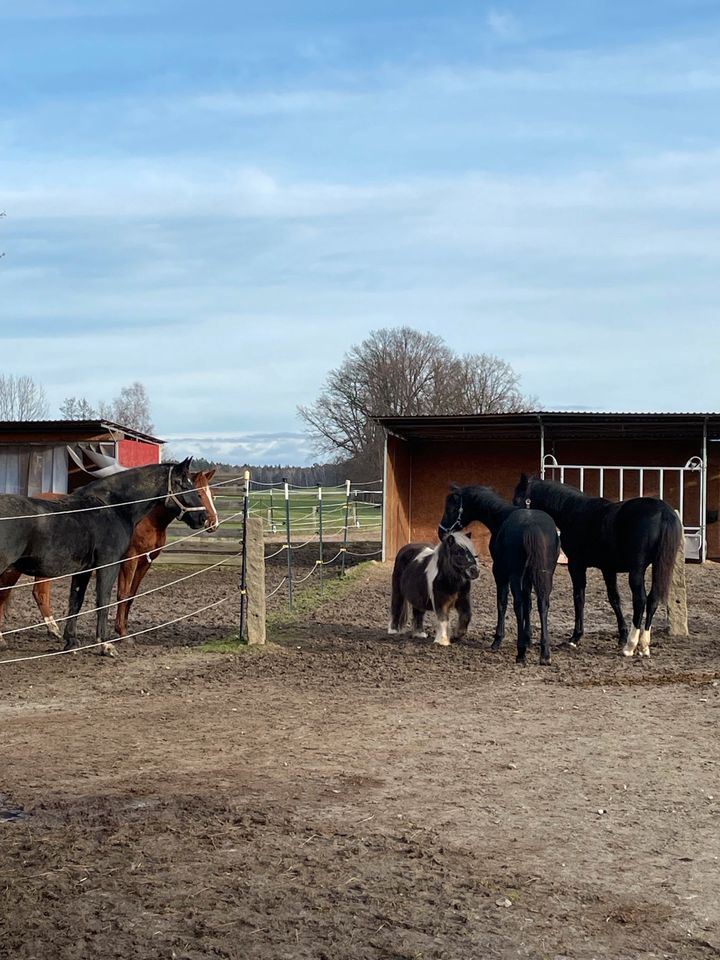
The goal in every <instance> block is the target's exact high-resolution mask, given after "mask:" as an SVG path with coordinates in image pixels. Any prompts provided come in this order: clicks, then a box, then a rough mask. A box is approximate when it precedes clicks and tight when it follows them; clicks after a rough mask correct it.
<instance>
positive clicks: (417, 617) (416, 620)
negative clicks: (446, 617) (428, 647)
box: [412, 607, 427, 640]
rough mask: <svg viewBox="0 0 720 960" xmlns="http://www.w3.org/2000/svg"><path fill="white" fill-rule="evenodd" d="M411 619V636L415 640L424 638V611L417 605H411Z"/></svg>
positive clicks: (425, 634)
mask: <svg viewBox="0 0 720 960" xmlns="http://www.w3.org/2000/svg"><path fill="white" fill-rule="evenodd" d="M412 621H413V627H412V636H413V637H415V638H416V639H417V640H424V639H425V637H426V636H427V633H426V632H425V627H424V626H423V623H424V621H425V611H424V610H421V609H420V608H419V607H413V615H412Z"/></svg>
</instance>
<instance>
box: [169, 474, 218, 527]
mask: <svg viewBox="0 0 720 960" xmlns="http://www.w3.org/2000/svg"><path fill="white" fill-rule="evenodd" d="M191 462H192V457H188V458H187V459H186V460H183V461H182V462H181V463H173V464H171V466H170V469H169V471H168V481H167V482H168V487H167V496H166V497H165V506H166V507H170V508H171V509H172V508H176V509H178V510H179V513H178V516H177V519H178V520H182V521H183V522H184V523H186V524H187V525H188V526H189V527H191V528H192V529H194V530H199V529H200V527H202V526H205V525H206V524H207V521H208V514H207V511H206V509H205V507H204V506H203V504H202V502H201V500H200V494H199V493H198V490H197V489H196V487H195V484H194V483H193V479H192V476H191V474H190V464H191Z"/></svg>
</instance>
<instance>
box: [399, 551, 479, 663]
mask: <svg viewBox="0 0 720 960" xmlns="http://www.w3.org/2000/svg"><path fill="white" fill-rule="evenodd" d="M479 574H480V570H479V568H478V560H477V554H476V553H475V548H474V547H473V545H472V542H471V540H470V538H469V537H466V536H465V535H464V534H462V533H454V534H451V535H450V536H448V537H446V538H445V539H444V540H443V541H442V542H441V543H439V544H438V546H437V547H435V548H433V547H431V546H430V545H429V544H426V543H408V544H407V546H404V547H403V548H402V549H401V550H400V551H399V552H398V555H397V556H396V558H395V566H394V567H393V575H392V601H391V603H390V624H389V626H388V633H399V632H400V630H401V629H402V627H403V626H404V625H405V623H406V621H407V617H408V612H409V609H410V608H412V635H413V637H426V636H427V633H426V632H425V630H424V629H423V621H424V619H425V613H426V612H427V611H428V610H434V611H435V616H436V618H437V631H436V633H435V643H438V644H440V645H441V646H443V647H446V646H448V645H449V643H450V636H449V631H448V625H449V620H450V611H451V610H453V609H455V610H457V612H458V626H457V631H456V632H455V634H454V637H453V639H455V640H460V639H461V638H462V637H464V636H465V634H466V633H467V628H468V624H469V623H470V616H471V613H470V584H471V583H472V581H473V580H476V579H477V577H478V576H479Z"/></svg>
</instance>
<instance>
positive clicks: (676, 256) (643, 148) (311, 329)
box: [0, 0, 720, 463]
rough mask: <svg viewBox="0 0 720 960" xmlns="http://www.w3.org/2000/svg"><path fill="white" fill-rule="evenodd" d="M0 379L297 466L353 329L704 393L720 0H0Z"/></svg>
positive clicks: (586, 384) (629, 405)
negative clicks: (140, 405) (404, 329)
mask: <svg viewBox="0 0 720 960" xmlns="http://www.w3.org/2000/svg"><path fill="white" fill-rule="evenodd" d="M0 31H1V32H2V36H3V60H2V68H1V71H2V83H3V98H2V105H1V106H0V210H4V211H5V212H6V217H5V218H4V219H2V220H0V250H4V251H5V256H4V257H3V258H2V260H0V304H1V305H0V349H2V358H3V359H2V362H0V372H3V373H15V374H30V375H31V376H33V377H34V378H35V380H37V381H38V382H40V383H42V384H43V386H44V387H45V390H46V393H47V395H48V399H49V401H50V405H51V415H57V414H58V407H59V404H60V403H61V402H62V400H63V398H65V397H67V396H69V395H73V394H74V395H84V396H86V397H87V398H88V399H89V400H90V401H91V402H97V401H99V400H101V399H103V400H109V399H112V397H114V396H116V395H117V393H118V392H119V390H120V388H121V387H122V386H123V385H126V384H128V383H131V382H132V381H134V380H140V381H141V382H142V383H143V384H144V385H145V387H146V389H147V391H148V393H149V396H150V400H151V404H152V414H153V419H154V421H155V426H156V430H157V433H158V435H159V436H162V437H168V438H174V439H173V444H174V447H175V445H176V447H177V453H178V455H180V454H183V455H184V453H185V452H186V451H187V452H196V453H205V454H206V455H209V456H217V457H218V458H223V459H231V460H236V461H238V462H239V461H243V460H246V459H249V460H251V461H254V462H273V463H274V462H294V463H301V462H310V461H311V460H312V459H314V454H313V451H312V449H311V448H310V446H309V444H308V442H307V440H306V439H305V438H304V437H303V436H302V430H303V425H302V422H301V421H300V420H299V419H298V417H297V414H296V407H297V405H298V404H308V403H311V402H312V401H313V400H314V399H315V397H316V396H317V394H318V392H319V389H320V387H321V384H322V382H323V380H324V378H325V376H326V374H327V372H328V371H329V370H330V369H332V368H333V367H336V366H337V365H338V364H339V363H340V362H341V361H342V358H343V355H344V353H345V351H346V350H347V349H348V348H349V347H350V346H352V345H353V344H356V343H359V342H360V341H361V340H362V339H363V338H364V337H365V336H367V334H368V333H369V332H370V331H371V330H375V329H378V328H380V327H385V326H392V325H400V324H409V325H411V326H414V327H416V328H417V329H420V330H423V331H430V332H433V333H437V334H440V335H441V336H443V337H444V338H445V340H446V342H447V343H448V345H449V346H450V347H451V348H453V349H454V350H456V351H458V352H473V353H475V352H489V353H495V354H498V355H499V356H501V357H503V358H504V359H505V360H507V361H509V362H510V363H511V364H512V365H513V367H514V368H515V369H516V370H517V372H518V373H519V374H520V375H521V378H522V379H521V385H522V388H523V389H524V390H525V391H526V392H528V393H532V394H535V395H537V397H538V398H539V400H540V402H541V403H542V405H543V406H544V407H546V408H548V409H561V408H566V409H580V408H583V409H603V410H681V411H685V410H718V409H720V396H719V395H718V393H719V388H718V386H717V369H718V365H719V364H718V361H720V349H719V347H718V342H719V338H718V334H717V332H716V331H717V328H718V320H717V314H718V302H719V301H720V296H719V295H720V218H719V214H720V65H719V62H718V59H717V50H718V49H720V5H718V4H717V3H716V2H694V0H682V2H681V0H672V2H671V0H654V2H652V3H649V2H647V3H646V2H635V3H632V2H631V3H627V2H626V3H619V2H614V0H609V2H606V3H602V4H598V3H597V2H583V0H573V2H569V0H567V2H553V0H550V2H545V3H542V4H539V3H531V2H517V3H508V4H503V3H498V4H484V3H482V2H472V3H471V2H461V0H455V2H453V0H445V2H443V3H440V2H434V3H429V2H422V0H415V2H392V0H385V2H377V0H364V2H363V3H358V2H354V3H349V2H342V0H334V2H331V0H327V2H313V0H302V2H301V0H295V2H272V0H270V2H265V3H263V4H249V3H243V2H237V0H236V2H230V0H228V2H212V0H211V2H206V3H204V4H197V3H192V4H191V3H185V2H182V0H172V2H170V0H155V2H152V0H151V2H150V3H147V2H142V3H141V2H135V0H124V2H120V0H117V2H115V0H91V2H84V0H23V3H22V4H20V3H17V2H12V3H11V2H6V0H0Z"/></svg>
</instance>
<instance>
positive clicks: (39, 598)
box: [32, 579, 60, 640]
mask: <svg viewBox="0 0 720 960" xmlns="http://www.w3.org/2000/svg"><path fill="white" fill-rule="evenodd" d="M50 584H51V581H50V580H37V579H36V580H35V583H34V584H33V591H32V592H33V597H34V598H35V603H36V604H37V605H38V610H39V611H40V613H41V614H42V618H43V620H44V621H45V626H46V627H47V632H48V636H50V637H52V638H53V640H59V639H60V627H59V626H58V625H57V620H56V619H55V617H54V616H53V612H52V608H51V606H50Z"/></svg>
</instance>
